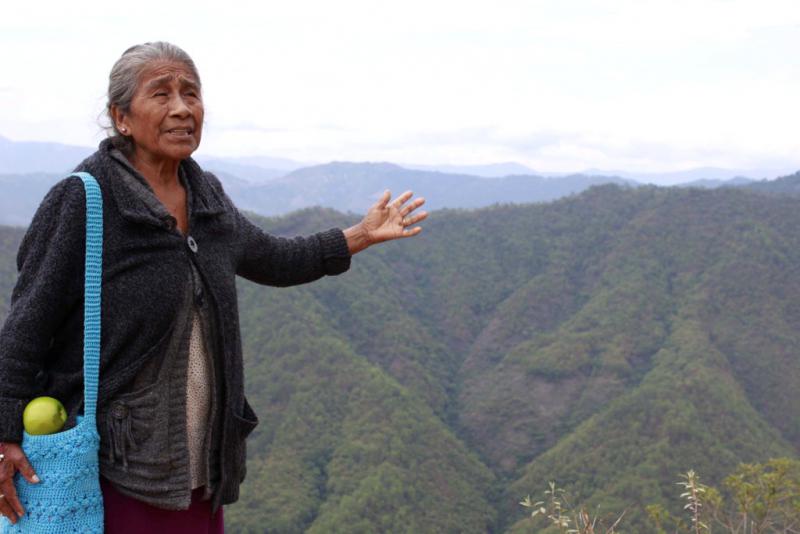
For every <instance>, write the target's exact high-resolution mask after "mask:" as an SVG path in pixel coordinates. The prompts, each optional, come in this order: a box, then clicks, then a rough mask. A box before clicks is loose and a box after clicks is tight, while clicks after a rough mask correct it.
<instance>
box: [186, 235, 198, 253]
mask: <svg viewBox="0 0 800 534" xmlns="http://www.w3.org/2000/svg"><path fill="white" fill-rule="evenodd" d="M186 243H187V244H188V245H189V250H191V251H192V252H195V253H196V252H197V241H195V240H194V238H193V237H192V236H189V237H187V238H186Z"/></svg>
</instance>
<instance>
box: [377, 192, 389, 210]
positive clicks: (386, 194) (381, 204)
mask: <svg viewBox="0 0 800 534" xmlns="http://www.w3.org/2000/svg"><path fill="white" fill-rule="evenodd" d="M390 198H392V192H391V191H389V190H388V189H387V190H386V191H384V192H383V194H382V195H381V198H379V199H378V201H377V202H376V203H375V206H376V207H378V208H380V209H384V208H386V205H387V204H388V203H389V199H390Z"/></svg>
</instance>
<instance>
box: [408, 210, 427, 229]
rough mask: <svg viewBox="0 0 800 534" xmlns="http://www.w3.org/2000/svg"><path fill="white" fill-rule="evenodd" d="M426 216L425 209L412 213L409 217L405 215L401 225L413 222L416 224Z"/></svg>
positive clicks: (409, 224)
mask: <svg viewBox="0 0 800 534" xmlns="http://www.w3.org/2000/svg"><path fill="white" fill-rule="evenodd" d="M427 217H428V212H427V211H421V212H419V213H417V214H416V215H412V216H411V217H407V218H404V219H403V226H411V225H413V224H417V223H418V222H420V221H424V220H425V219H426V218H427Z"/></svg>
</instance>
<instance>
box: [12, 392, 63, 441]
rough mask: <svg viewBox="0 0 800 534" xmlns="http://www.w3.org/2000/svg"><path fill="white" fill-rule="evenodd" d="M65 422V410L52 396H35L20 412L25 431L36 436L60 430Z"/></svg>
mask: <svg viewBox="0 0 800 534" xmlns="http://www.w3.org/2000/svg"><path fill="white" fill-rule="evenodd" d="M66 422H67V410H65V409H64V405H63V404H61V402H59V400H58V399H54V398H53V397H36V398H35V399H33V400H32V401H30V402H29V403H28V405H27V406H25V411H24V412H22V424H23V426H24V427H25V432H27V433H28V434H32V435H36V436H40V435H42V434H55V433H56V432H60V431H61V429H62V428H64V423H66Z"/></svg>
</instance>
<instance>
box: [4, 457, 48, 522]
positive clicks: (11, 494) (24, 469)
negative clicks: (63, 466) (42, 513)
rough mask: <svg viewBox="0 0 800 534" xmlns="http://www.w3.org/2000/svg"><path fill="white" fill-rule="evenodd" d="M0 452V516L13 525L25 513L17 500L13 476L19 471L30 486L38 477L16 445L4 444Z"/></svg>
mask: <svg viewBox="0 0 800 534" xmlns="http://www.w3.org/2000/svg"><path fill="white" fill-rule="evenodd" d="M0 451H2V453H0V454H2V455H3V459H2V461H0V495H2V496H3V497H2V498H0V514H3V515H4V516H6V517H7V518H8V520H9V521H11V524H15V523H16V522H17V520H18V519H19V517H21V516H22V515H23V514H24V513H25V509H24V508H22V504H21V503H20V502H19V499H18V498H17V489H16V488H15V487H14V474H15V473H16V472H17V471H18V470H19V472H20V473H22V476H24V477H25V478H26V479H27V480H28V482H30V483H31V484H36V483H37V482H39V477H37V476H36V473H35V472H34V471H33V467H31V464H30V462H28V457H27V456H25V453H24V452H22V447H20V446H19V445H17V444H16V443H4V444H2V447H0Z"/></svg>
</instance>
